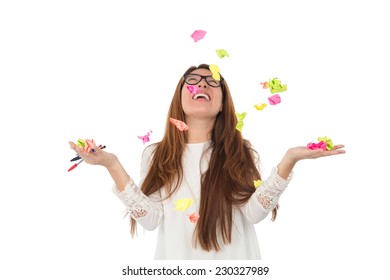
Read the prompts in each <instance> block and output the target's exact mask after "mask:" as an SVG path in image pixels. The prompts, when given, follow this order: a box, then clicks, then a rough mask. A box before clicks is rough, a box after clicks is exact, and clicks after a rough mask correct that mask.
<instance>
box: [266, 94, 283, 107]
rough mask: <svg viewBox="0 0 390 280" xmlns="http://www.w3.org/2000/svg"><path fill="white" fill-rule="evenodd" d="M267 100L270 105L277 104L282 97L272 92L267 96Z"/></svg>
mask: <svg viewBox="0 0 390 280" xmlns="http://www.w3.org/2000/svg"><path fill="white" fill-rule="evenodd" d="M268 101H269V104H270V105H276V104H279V103H280V101H282V99H281V98H280V96H279V94H274V95H272V96H271V97H268Z"/></svg>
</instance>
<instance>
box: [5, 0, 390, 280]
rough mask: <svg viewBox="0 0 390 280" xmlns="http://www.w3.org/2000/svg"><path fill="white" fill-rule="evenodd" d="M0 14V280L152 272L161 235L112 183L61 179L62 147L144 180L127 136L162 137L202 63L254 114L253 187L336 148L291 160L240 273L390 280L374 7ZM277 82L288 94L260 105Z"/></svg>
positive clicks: (32, 9)
mask: <svg viewBox="0 0 390 280" xmlns="http://www.w3.org/2000/svg"><path fill="white" fill-rule="evenodd" d="M0 3H1V4H0V96H1V100H0V122H1V138H0V142H1V143H0V144H1V147H2V153H1V157H2V160H1V163H0V164H1V171H0V172H1V173H0V174H1V175H0V176H1V177H0V221H1V222H0V223H1V230H0V237H1V238H0V248H1V249H0V254H1V263H0V266H1V268H0V278H1V279H32V278H34V279H38V278H39V279H72V278H73V279H124V278H123V276H121V270H122V268H124V267H126V266H127V265H132V264H134V262H135V261H137V262H138V263H143V264H145V265H146V266H149V267H153V266H154V265H156V264H155V263H154V262H153V261H152V259H153V255H154V248H155V239H156V232H143V231H142V230H140V231H139V234H138V238H136V239H131V238H130V235H129V226H128V220H127V219H122V211H123V210H124V206H123V205H122V204H121V202H120V201H119V200H118V199H117V198H116V197H115V196H114V195H113V194H112V192H111V187H112V180H111V178H110V176H109V174H108V172H107V171H106V170H104V168H102V167H98V166H90V165H88V164H85V163H83V164H82V165H80V166H79V167H78V168H76V169H75V170H74V171H72V172H70V173H68V172H67V169H68V168H69V167H70V165H71V163H70V162H69V160H70V159H71V158H72V157H73V156H74V152H73V151H71V150H70V149H69V147H68V144H67V143H68V141H70V140H72V141H76V140H77V139H78V138H93V139H95V141H96V142H97V143H98V144H105V145H106V146H107V151H110V152H113V153H115V154H116V155H117V156H118V157H119V158H120V160H121V161H122V163H123V165H124V166H125V168H126V169H127V170H128V172H129V174H130V175H131V176H132V177H133V178H134V179H135V180H138V179H139V163H140V156H141V153H142V150H143V148H144V145H143V144H142V142H141V141H140V140H139V139H138V138H137V136H139V135H144V134H145V133H146V132H147V131H149V130H153V133H152V135H151V143H152V142H156V141H159V140H160V139H161V137H162V135H163V131H164V124H165V118H166V114H167V111H168V106H169V103H170V100H171V97H172V95H173V92H174V90H175V87H176V84H177V82H178V80H179V78H180V76H181V75H182V73H183V72H184V71H185V70H186V69H187V68H188V67H189V66H191V65H198V64H200V63H203V62H205V63H209V64H211V63H216V64H218V65H219V67H220V69H221V73H222V74H223V75H224V77H225V78H226V80H227V82H228V84H229V86H230V89H231V91H232V95H233V99H234V101H235V105H236V110H237V111H238V112H243V111H246V112H247V117H246V119H245V126H244V129H243V135H244V137H245V138H247V139H249V140H251V142H252V143H253V144H254V145H255V147H256V148H257V150H258V152H259V153H260V155H261V160H262V165H263V170H262V171H263V176H265V177H266V176H268V174H269V172H270V170H271V168H272V166H274V165H276V164H277V163H278V162H279V160H280V159H281V158H282V156H283V154H284V153H285V151H286V150H287V149H288V148H289V147H293V146H299V145H306V144H307V143H308V142H315V141H316V138H317V137H318V136H325V135H326V136H328V137H331V138H332V139H333V141H334V142H335V144H337V143H342V144H345V146H346V148H345V149H346V151H347V153H346V154H345V155H340V156H336V157H331V158H322V159H317V160H308V161H304V162H300V163H298V164H297V166H296V168H295V177H294V180H293V181H292V182H291V184H290V186H289V188H288V190H287V191H286V192H285V193H284V195H283V196H282V198H281V200H280V204H281V209H280V212H279V216H278V219H277V221H276V222H274V223H272V222H270V221H269V219H267V220H264V221H262V222H261V223H260V224H258V225H256V230H257V232H258V237H259V242H260V249H261V252H262V256H263V259H264V260H263V261H262V262H257V263H253V262H246V263H247V264H256V265H258V264H260V265H261V264H263V265H269V266H270V267H271V268H272V269H273V270H272V271H273V272H272V275H270V278H269V279H287V277H289V276H290V277H292V278H294V279H298V278H299V279H313V278H315V279H329V278H330V277H333V278H335V279H341V278H344V279H346V278H348V279H352V277H353V278H356V277H359V279H368V278H369V277H370V278H372V279H389V278H388V277H389V275H390V273H389V272H388V270H387V267H386V265H388V262H389V256H388V255H389V249H390V246H389V241H388V236H390V231H389V229H388V228H389V227H388V225H389V222H388V221H389V218H388V214H389V211H390V207H389V203H388V201H389V200H388V195H389V191H388V189H389V187H390V186H389V182H388V180H387V174H388V159H389V149H388V138H386V135H387V134H386V132H388V123H387V122H386V121H385V120H386V119H387V118H388V117H389V113H388V105H387V101H385V100H388V98H386V97H387V96H386V95H388V94H389V88H388V81H389V73H390V71H389V63H390V59H389V49H390V45H389V41H388V26H389V25H390V22H389V16H388V9H387V8H385V5H384V3H385V1H326V2H324V1H303V0H298V1H226V0H225V1H200V0H198V1H157V0H153V1H142V2H141V1H85V0H83V1H1V2H0ZM197 29H203V30H206V31H207V34H206V36H205V38H204V39H203V40H201V41H198V42H197V43H194V41H193V40H192V38H191V37H190V35H191V34H192V33H193V32H194V31H195V30H197ZM219 48H225V49H226V50H227V51H228V52H229V53H230V57H229V58H224V59H220V58H219V57H218V56H217V55H216V54H215V49H219ZM273 77H278V78H280V79H281V80H282V82H283V83H286V84H287V85H288V91H286V92H283V93H281V94H280V95H281V97H282V103H281V104H279V105H276V106H270V105H269V106H268V108H266V109H265V110H264V111H256V110H255V109H254V108H253V105H254V104H255V103H259V102H263V101H265V102H266V98H267V97H268V96H269V92H268V91H267V90H263V89H262V88H261V86H260V85H259V83H260V82H263V81H266V80H268V79H270V78H273ZM220 265H223V262H221V263H220ZM194 266H196V264H195V265H194ZM3 275H4V276H3ZM142 279H144V278H142ZM199 279H201V278H199ZM202 279H206V278H202Z"/></svg>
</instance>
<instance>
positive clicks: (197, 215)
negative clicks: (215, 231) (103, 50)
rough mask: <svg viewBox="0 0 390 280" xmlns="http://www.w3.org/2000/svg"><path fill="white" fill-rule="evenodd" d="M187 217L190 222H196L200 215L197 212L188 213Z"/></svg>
mask: <svg viewBox="0 0 390 280" xmlns="http://www.w3.org/2000/svg"><path fill="white" fill-rule="evenodd" d="M188 218H189V219H190V222H191V223H194V224H196V222H197V221H198V220H199V218H200V215H199V214H198V213H195V212H194V213H192V214H191V215H188Z"/></svg>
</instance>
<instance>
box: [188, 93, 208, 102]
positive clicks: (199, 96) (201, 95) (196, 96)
mask: <svg viewBox="0 0 390 280" xmlns="http://www.w3.org/2000/svg"><path fill="white" fill-rule="evenodd" d="M192 99H193V100H200V99H204V100H207V101H210V100H211V98H210V96H209V95H208V94H206V93H202V92H199V93H197V94H194V96H193V97H192Z"/></svg>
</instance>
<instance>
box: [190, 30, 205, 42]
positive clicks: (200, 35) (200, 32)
mask: <svg viewBox="0 0 390 280" xmlns="http://www.w3.org/2000/svg"><path fill="white" fill-rule="evenodd" d="M206 33H207V32H206V31H204V30H195V31H194V33H192V35H191V37H192V39H194V42H198V41H199V40H201V39H203V37H204V36H205V35H206Z"/></svg>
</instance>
